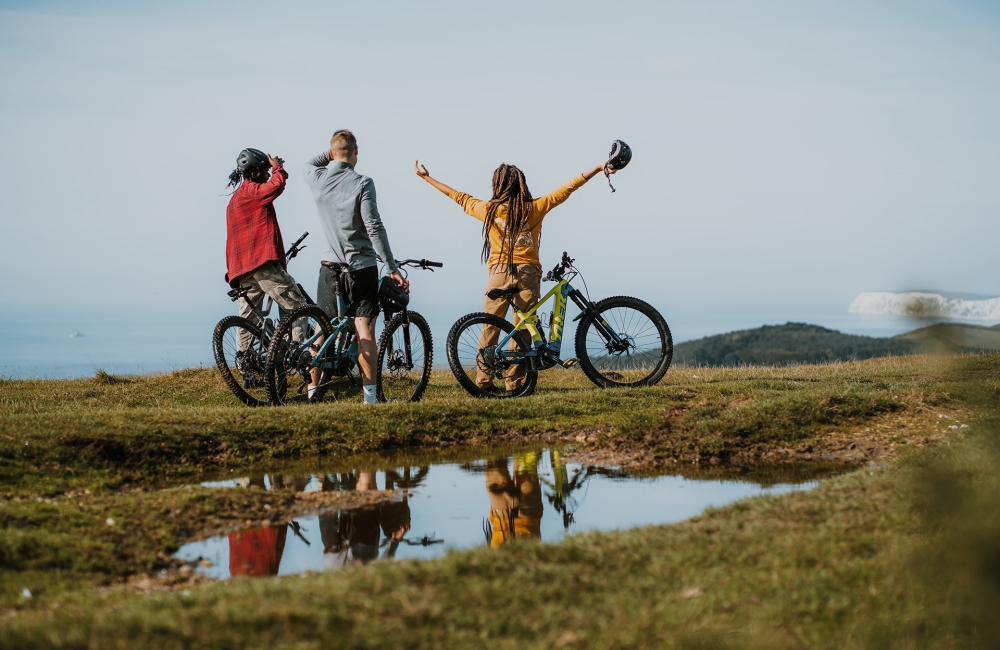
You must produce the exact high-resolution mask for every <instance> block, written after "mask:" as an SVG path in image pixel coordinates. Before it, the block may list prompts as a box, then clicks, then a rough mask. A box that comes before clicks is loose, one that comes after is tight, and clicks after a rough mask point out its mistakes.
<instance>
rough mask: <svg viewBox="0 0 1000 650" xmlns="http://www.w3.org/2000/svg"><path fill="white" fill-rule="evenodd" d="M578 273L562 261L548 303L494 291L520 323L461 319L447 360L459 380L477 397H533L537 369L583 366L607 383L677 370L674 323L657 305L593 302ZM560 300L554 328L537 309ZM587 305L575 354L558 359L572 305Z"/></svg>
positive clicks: (645, 381)
mask: <svg viewBox="0 0 1000 650" xmlns="http://www.w3.org/2000/svg"><path fill="white" fill-rule="evenodd" d="M578 274H579V270H578V269H577V268H576V267H575V266H573V260H572V259H570V257H569V256H568V255H567V254H566V253H563V256H562V261H561V262H560V263H559V264H558V265H556V267H555V268H554V269H552V270H551V271H549V273H548V275H546V276H545V281H546V282H551V281H555V282H556V286H554V287H553V288H552V289H551V290H550V291H549V292H548V293H546V294H545V295H544V296H543V297H542V299H541V300H539V301H538V302H537V303H536V304H534V305H532V306H531V307H529V308H528V309H527V310H526V311H521V310H519V309H517V308H516V307H515V306H514V303H513V297H514V294H515V293H516V292H517V290H516V289H510V290H502V289H493V290H492V291H490V292H489V294H488V295H489V297H490V298H492V299H493V300H498V299H501V298H503V299H506V300H507V302H508V303H510V305H511V307H512V308H513V309H514V313H515V314H516V315H517V316H518V317H519V318H520V321H519V322H518V324H517V325H514V324H512V323H510V322H509V321H507V320H505V319H503V318H499V317H497V316H493V315H492V314H487V313H483V312H478V313H474V314H468V315H466V316H463V317H462V318H460V319H459V320H458V321H457V322H456V323H455V324H454V325H453V326H452V328H451V331H450V332H448V342H447V348H448V365H449V366H451V371H452V373H454V375H455V378H456V379H458V383H459V384H461V385H462V387H463V388H465V390H467V391H468V392H469V393H470V394H472V395H473V396H475V397H521V396H524V395H530V394H531V393H533V392H534V390H535V385H536V383H537V381H538V371H539V370H545V369H547V368H552V367H554V366H557V365H561V366H564V367H569V366H573V365H576V363H579V365H580V368H582V369H583V372H584V374H586V375H587V377H588V378H589V379H590V380H591V381H592V382H594V383H595V384H597V385H598V386H600V387H602V388H611V387H615V386H652V385H653V384H655V383H657V382H658V381H660V380H661V379H663V375H664V374H666V372H667V368H669V367H670V360H671V358H672V356H673V351H674V345H673V340H672V339H671V337H670V328H669V327H667V322H666V321H665V320H664V319H663V316H661V315H660V313H659V312H658V311H656V309H654V308H653V306H652V305H650V304H648V303H646V302H643V301H642V300H639V299H637V298H630V297H628V296H615V297H613V298H605V299H604V300H601V301H598V302H596V303H595V302H592V301H591V300H590V299H589V298H587V297H586V296H584V295H583V293H581V292H580V291H579V290H577V289H574V288H573V286H572V285H571V284H570V283H569V282H570V280H572V279H573V278H575V277H576V276H577V275H578ZM549 299H553V300H554V301H555V302H554V305H553V307H552V313H551V314H550V315H549V319H548V320H549V322H548V325H547V327H546V326H544V325H543V324H542V321H541V319H540V318H539V315H538V309H539V307H541V306H542V305H543V304H545V303H546V302H548V301H549ZM569 300H572V301H573V302H574V303H575V304H576V306H577V307H579V308H580V314H579V315H578V316H577V317H576V318H575V319H574V320H576V321H579V324H578V325H577V328H576V357H577V358H575V359H569V360H566V361H563V360H562V359H560V358H559V352H560V350H561V348H562V337H563V330H564V327H565V324H566V307H567V304H568V301H569Z"/></svg>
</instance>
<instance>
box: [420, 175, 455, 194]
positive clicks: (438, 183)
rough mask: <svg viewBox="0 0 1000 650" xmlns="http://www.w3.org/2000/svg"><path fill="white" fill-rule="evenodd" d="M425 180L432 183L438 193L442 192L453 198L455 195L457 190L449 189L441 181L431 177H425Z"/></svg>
mask: <svg viewBox="0 0 1000 650" xmlns="http://www.w3.org/2000/svg"><path fill="white" fill-rule="evenodd" d="M424 180H425V181H427V182H428V183H430V184H431V186H432V187H434V188H435V189H437V191H438V192H441V193H442V194H444V195H445V196H451V195H452V194H454V193H455V190H453V189H451V188H450V187H448V186H447V185H445V184H444V183H442V182H441V181H439V180H437V179H436V178H431V177H430V176H424Z"/></svg>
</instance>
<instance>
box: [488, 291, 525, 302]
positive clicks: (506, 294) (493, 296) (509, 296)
mask: <svg viewBox="0 0 1000 650" xmlns="http://www.w3.org/2000/svg"><path fill="white" fill-rule="evenodd" d="M515 293H517V289H490V290H489V291H488V292H487V293H486V296H487V297H488V298H489V299H490V300H499V299H501V298H503V299H504V300H506V301H507V302H512V301H513V299H514V294H515Z"/></svg>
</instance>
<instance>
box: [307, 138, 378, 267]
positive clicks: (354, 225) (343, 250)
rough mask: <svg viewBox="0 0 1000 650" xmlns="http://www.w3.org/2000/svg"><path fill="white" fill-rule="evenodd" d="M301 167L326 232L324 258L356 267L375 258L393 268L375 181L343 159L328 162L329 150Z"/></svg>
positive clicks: (364, 264)
mask: <svg viewBox="0 0 1000 650" xmlns="http://www.w3.org/2000/svg"><path fill="white" fill-rule="evenodd" d="M304 171H305V177H306V182H307V183H308V184H309V188H310V189H312V193H313V198H314V199H315V200H316V210H317V212H319V222H320V225H321V226H322V227H323V234H325V235H326V242H325V243H324V244H323V253H322V259H323V261H325V262H338V263H340V264H346V265H348V267H350V269H351V270H352V271H357V270H359V269H365V268H368V267H369V266H375V264H377V263H378V262H377V259H378V260H382V261H383V262H384V263H385V265H386V268H387V269H388V270H389V273H392V272H393V271H395V270H396V268H397V266H396V258H394V257H393V256H392V249H391V248H389V238H388V237H386V234H385V226H383V225H382V217H380V216H379V214H378V205H377V204H376V202H375V182H374V181H372V179H370V178H368V177H367V176H362V175H361V174H359V173H357V172H356V171H354V167H353V166H352V165H350V164H348V163H346V162H340V161H333V162H331V161H330V154H329V153H323V154H320V155H318V156H316V157H315V158H313V159H312V160H310V161H309V162H308V163H306V166H305V170H304ZM376 256H377V259H376Z"/></svg>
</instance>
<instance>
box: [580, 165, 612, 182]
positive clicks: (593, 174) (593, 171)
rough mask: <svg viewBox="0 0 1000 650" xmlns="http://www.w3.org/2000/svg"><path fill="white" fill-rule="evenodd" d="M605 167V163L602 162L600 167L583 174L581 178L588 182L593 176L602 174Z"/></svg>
mask: <svg viewBox="0 0 1000 650" xmlns="http://www.w3.org/2000/svg"><path fill="white" fill-rule="evenodd" d="M605 165H607V163H606V162H603V163H601V164H600V165H598V166H597V167H594V168H593V169H591V170H590V171H589V172H583V177H584V178H586V179H587V180H588V181H589V180H590V179H591V178H593V177H594V176H597V175H598V174H600V173H601V172H603V171H604V166H605Z"/></svg>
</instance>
